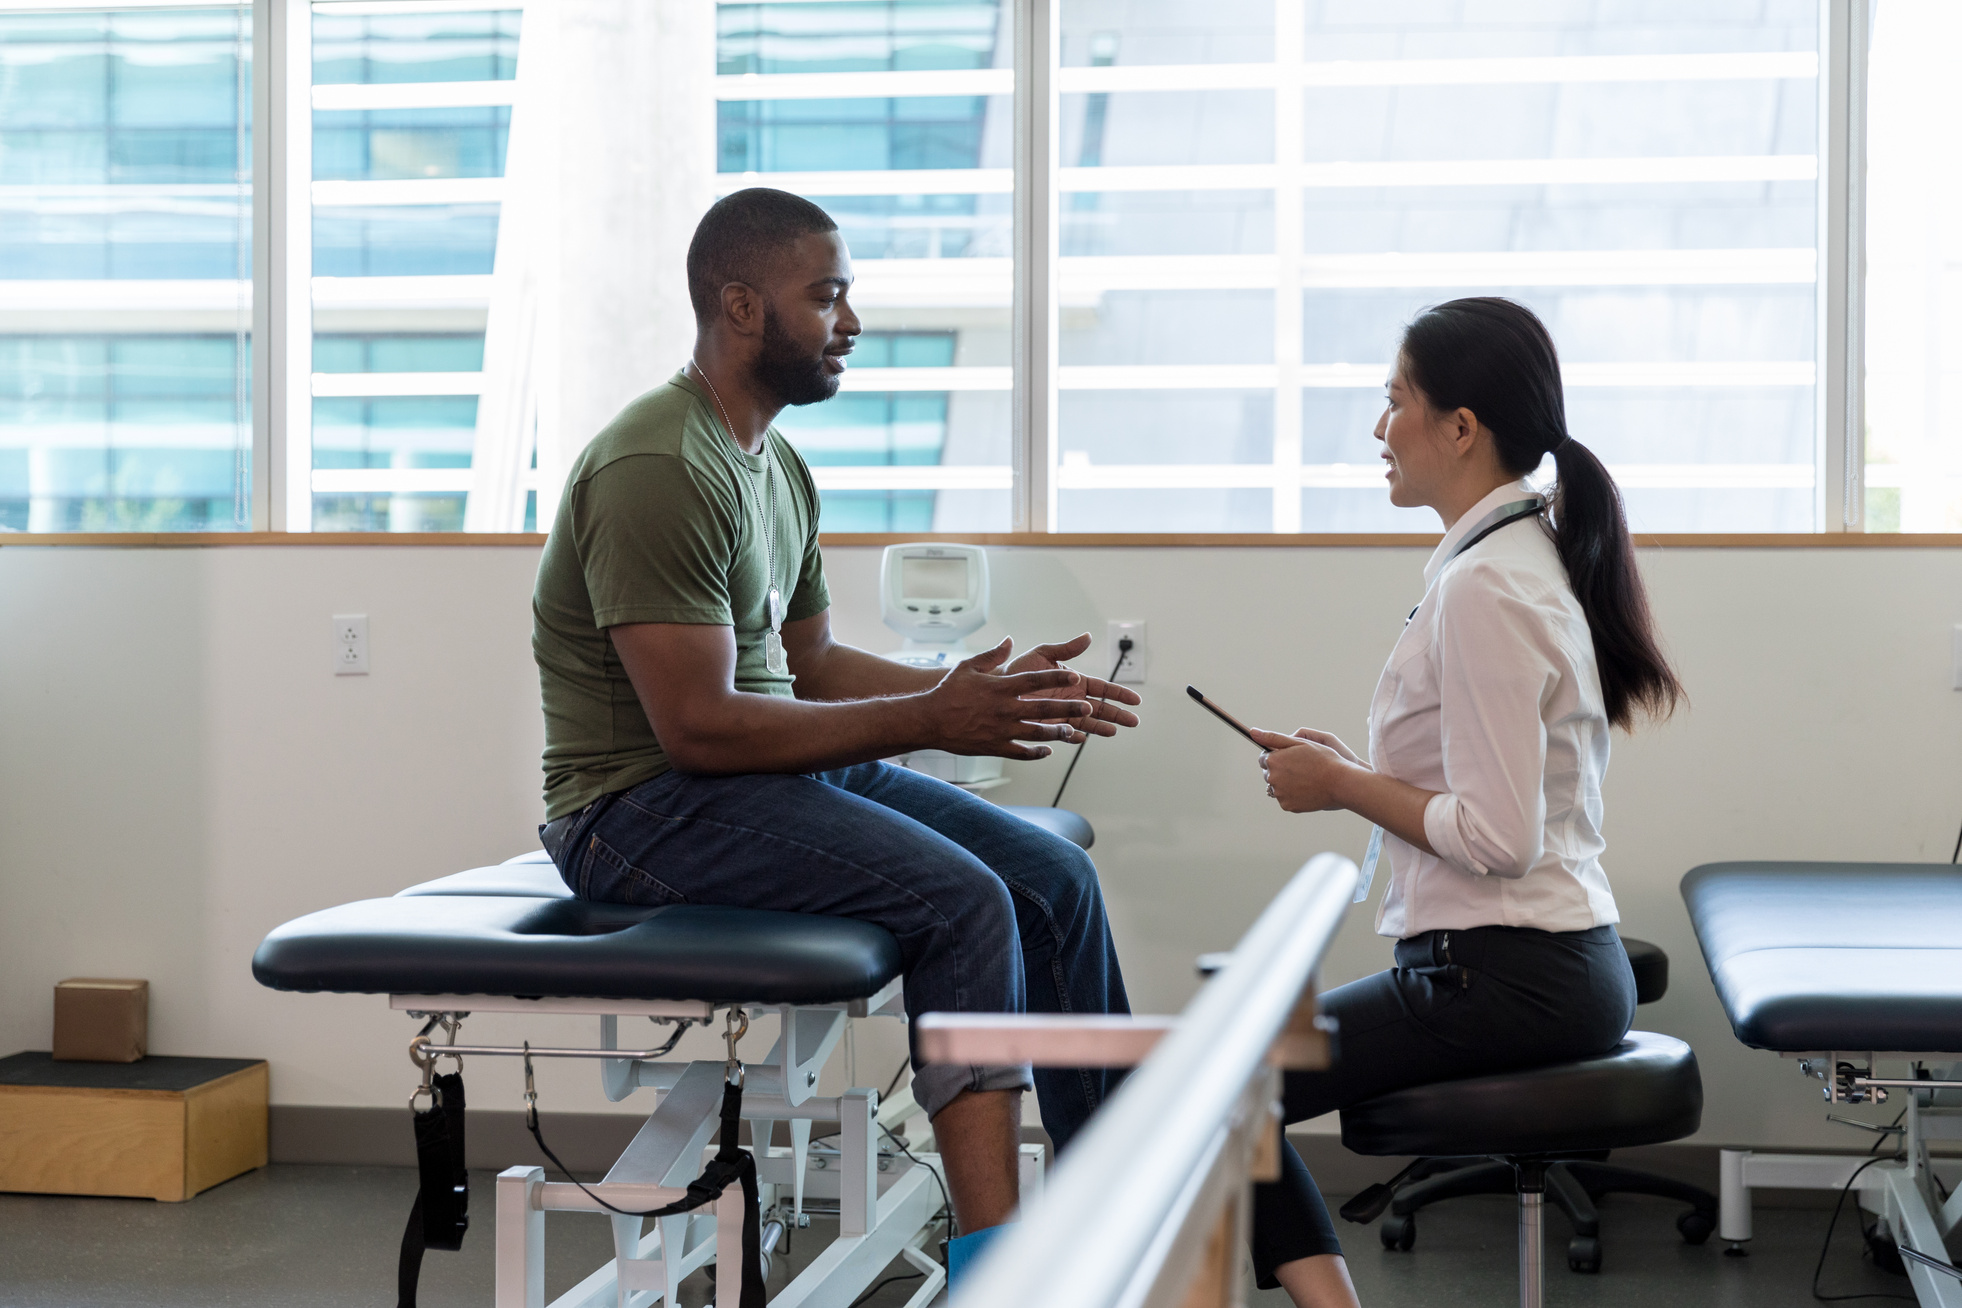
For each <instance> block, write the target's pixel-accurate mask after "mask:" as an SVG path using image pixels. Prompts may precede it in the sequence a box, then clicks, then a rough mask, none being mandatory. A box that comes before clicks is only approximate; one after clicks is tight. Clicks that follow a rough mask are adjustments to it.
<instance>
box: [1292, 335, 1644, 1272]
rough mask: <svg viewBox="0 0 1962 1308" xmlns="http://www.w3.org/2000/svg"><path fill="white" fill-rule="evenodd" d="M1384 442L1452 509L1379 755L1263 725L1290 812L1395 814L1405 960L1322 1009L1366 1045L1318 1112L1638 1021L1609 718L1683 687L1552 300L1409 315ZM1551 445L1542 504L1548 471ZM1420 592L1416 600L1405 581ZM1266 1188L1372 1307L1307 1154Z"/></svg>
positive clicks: (1346, 1046)
mask: <svg viewBox="0 0 1962 1308" xmlns="http://www.w3.org/2000/svg"><path fill="white" fill-rule="evenodd" d="M1388 389H1389V394H1388V396H1387V397H1386V398H1387V406H1386V408H1385V410H1384V413H1383V416H1382V418H1381V419H1379V420H1378V422H1377V424H1376V439H1377V440H1379V441H1381V442H1383V451H1382V453H1383V458H1384V460H1385V461H1386V463H1387V464H1388V467H1387V468H1386V469H1385V473H1384V475H1385V479H1386V480H1387V481H1388V482H1389V490H1390V502H1391V503H1392V504H1396V505H1400V506H1403V507H1406V508H1411V507H1416V506H1419V505H1422V506H1426V507H1429V508H1432V509H1435V510H1436V511H1437V514H1438V516H1439V517H1440V518H1442V519H1443V520H1444V527H1445V532H1444V540H1443V541H1442V542H1441V543H1440V544H1439V545H1438V547H1437V552H1436V553H1435V554H1433V555H1432V556H1431V559H1430V562H1429V563H1428V564H1426V565H1425V568H1424V581H1425V585H1426V590H1425V591H1424V595H1423V599H1422V601H1421V602H1420V603H1419V604H1418V605H1417V607H1416V609H1414V610H1412V612H1411V615H1410V620H1409V621H1408V623H1407V624H1406V625H1405V626H1404V629H1403V636H1402V638H1401V639H1399V640H1398V641H1397V644H1396V648H1395V649H1393V650H1392V651H1391V653H1390V659H1389V663H1388V664H1387V665H1386V666H1385V668H1384V670H1383V676H1382V679H1381V680H1380V681H1378V682H1377V686H1376V695H1375V698H1374V700H1373V701H1372V703H1371V705H1370V714H1369V758H1370V761H1369V762H1367V763H1365V762H1364V761H1363V760H1362V759H1361V758H1359V757H1357V756H1356V754H1355V753H1354V752H1353V751H1351V750H1350V749H1349V747H1348V746H1346V745H1344V744H1343V743H1342V742H1341V741H1340V740H1337V739H1336V738H1335V737H1334V736H1332V735H1330V734H1328V733H1327V732H1325V731H1313V730H1303V731H1299V732H1296V733H1295V735H1293V736H1283V735H1280V734H1279V733H1277V732H1256V733H1255V735H1256V736H1257V737H1258V739H1259V743H1260V744H1261V745H1263V746H1264V747H1265V750H1266V752H1264V753H1262V754H1261V756H1260V765H1261V771H1262V772H1263V773H1265V775H1266V781H1267V793H1268V794H1269V795H1271V796H1273V797H1274V799H1275V800H1276V801H1277V802H1279V804H1280V806H1281V807H1282V808H1283V809H1285V810H1287V811H1288V812H1290V813H1307V812H1316V811H1326V810H1330V809H1348V810H1349V811H1350V812H1352V813H1359V814H1361V815H1362V816H1363V817H1366V818H1368V819H1369V820H1370V821H1371V822H1374V823H1375V824H1376V827H1377V830H1376V832H1375V834H1374V835H1373V836H1372V837H1371V840H1370V853H1369V854H1368V855H1366V856H1365V859H1364V863H1365V867H1364V875H1365V886H1366V884H1367V877H1368V874H1369V872H1370V871H1371V870H1372V869H1373V865H1374V856H1375V855H1376V854H1377V852H1378V851H1379V850H1380V852H1381V855H1382V858H1383V861H1384V862H1386V863H1387V864H1388V872H1389V878H1388V879H1389V885H1388V886H1387V887H1385V889H1384V891H1383V903H1382V906H1381V907H1380V908H1379V909H1378V910H1377V913H1376V929H1377V931H1378V932H1379V933H1381V934H1383V935H1386V936H1391V937H1393V938H1395V939H1396V941H1397V944H1396V966H1395V967H1394V968H1393V969H1391V970H1390V971H1387V972H1379V973H1377V974H1376V975H1375V976H1371V977H1365V978H1363V979H1362V980H1360V981H1356V982H1352V983H1350V984H1349V985H1346V986H1338V987H1336V988H1335V989H1334V990H1331V991H1329V992H1328V993H1327V994H1326V995H1323V996H1322V1000H1321V1002H1322V1007H1323V1010H1324V1011H1326V1012H1327V1013H1329V1014H1330V1015H1332V1016H1333V1017H1334V1018H1335V1019H1336V1020H1337V1021H1338V1022H1340V1023H1341V1027H1340V1030H1341V1038H1342V1057H1341V1060H1340V1061H1339V1062H1338V1063H1337V1064H1336V1065H1335V1066H1334V1067H1332V1068H1331V1069H1329V1070H1328V1071H1326V1072H1289V1073H1288V1074H1287V1079H1286V1083H1285V1089H1284V1091H1283V1095H1282V1107H1283V1109H1284V1110H1285V1113H1284V1118H1285V1120H1286V1121H1288V1122H1299V1121H1304V1120H1306V1119H1308V1118H1311V1117H1318V1116H1320V1115H1321V1114H1323V1113H1326V1112H1330V1111H1332V1110H1334V1109H1338V1108H1343V1107H1346V1106H1348V1105H1350V1104H1354V1103H1360V1102H1361V1101H1363V1100H1365V1099H1371V1098H1374V1097H1375V1096H1377V1095H1380V1094H1386V1093H1388V1092H1389V1091H1392V1090H1400V1089H1403V1088H1406V1087H1408V1086H1414V1085H1424V1084H1428V1083H1431V1082H1436V1081H1450V1080H1456V1079H1458V1078H1461V1077H1467V1076H1479V1075H1485V1074H1491V1073H1498V1072H1507V1071H1514V1070H1519V1069H1523V1068H1529V1067H1534V1066H1539V1065H1543V1064H1547V1063H1558V1062H1566V1061H1569V1060H1572V1059H1578V1058H1586V1057H1591V1056H1593V1055H1596V1054H1601V1053H1605V1052H1606V1051H1608V1050H1610V1049H1612V1048H1614V1047H1615V1045H1616V1044H1618V1043H1619V1042H1620V1040H1621V1038H1622V1036H1623V1035H1624V1034H1626V1033H1627V1031H1628V1024H1629V1022H1630V1021H1631V1020H1632V1019H1633V1017H1634V1014H1635V977H1634V974H1633V972H1632V971H1631V970H1630V968H1629V965H1628V954H1627V951H1625V950H1624V949H1623V948H1622V945H1621V940H1620V937H1618V936H1617V935H1616V934H1615V929H1614V926H1613V923H1615V922H1616V921H1618V920H1619V915H1618V913H1617V912H1616V910H1615V901H1614V895H1613V894H1612V893H1611V892H1610V891H1609V889H1608V877H1607V874H1606V873H1605V872H1604V871H1603V870H1602V868H1601V853H1602V851H1603V850H1604V849H1605V848H1606V845H1605V843H1604V842H1603V841H1602V839H1601V823H1602V811H1601V779H1602V777H1603V776H1604V775H1605V774H1606V772H1607V769H1608V735H1609V728H1611V727H1621V728H1623V729H1627V728H1628V727H1630V726H1631V725H1632V724H1633V723H1634V721H1635V719H1636V717H1637V716H1638V715H1641V714H1661V715H1666V714H1667V713H1668V712H1669V711H1670V710H1672V709H1673V708H1674V707H1675V704H1676V701H1677V699H1678V697H1679V696H1681V694H1682V686H1681V685H1680V684H1679V683H1678V682H1677V680H1676V674H1675V673H1674V672H1672V671H1671V670H1670V668H1669V664H1668V662H1667V661H1666V660H1665V659H1664V658H1663V656H1662V652H1661V650H1660V649H1659V648H1658V647H1657V645H1656V640H1655V635H1654V631H1653V626H1652V623H1651V622H1650V618H1649V605H1648V599H1647V596H1646V595H1645V594H1644V591H1643V588H1642V578H1641V574H1640V573H1639V572H1637V571H1636V567H1635V550H1634V545H1633V543H1632V542H1631V541H1630V540H1629V538H1628V527H1627V524H1626V522H1625V520H1624V518H1623V515H1622V508H1621V496H1620V492H1619V491H1617V490H1616V488H1615V484H1614V480H1613V479H1612V478H1611V477H1609V475H1608V470H1607V469H1606V468H1604V467H1603V466H1602V465H1601V462H1600V460H1599V459H1597V458H1595V456H1594V454H1593V453H1592V452H1591V451H1589V450H1588V449H1587V447H1585V446H1584V445H1582V444H1581V443H1580V442H1579V441H1577V440H1575V439H1574V438H1573V437H1572V436H1570V435H1568V434H1567V414H1566V402H1565V399H1564V397H1563V395H1562V393H1561V385H1560V360H1559V358H1558V357H1557V356H1556V354H1555V352H1554V348H1553V339H1552V337H1551V336H1549V335H1548V334H1547V330H1546V328H1545V327H1544V326H1543V325H1542V324H1541V323H1540V320H1539V319H1538V318H1536V317H1534V316H1533V314H1532V312H1531V311H1529V310H1528V309H1526V308H1524V307H1523V306H1521V305H1518V304H1514V303H1512V302H1511V301H1509V300H1502V299H1495V298H1477V299H1466V300H1453V301H1451V302H1449V303H1447V304H1441V305H1438V306H1436V307H1434V308H1431V309H1427V310H1425V311H1424V312H1423V313H1421V314H1419V315H1418V316H1417V318H1416V320H1415V321H1414V322H1412V323H1411V324H1410V326H1409V327H1408V328H1407V329H1406V330H1405V332H1404V338H1403V345H1402V348H1401V349H1400V350H1399V351H1398V353H1397V362H1396V367H1395V369H1394V371H1393V372H1392V373H1391V376H1390V379H1389V382H1388ZM1548 455H1551V456H1552V457H1553V461H1554V467H1555V469H1556V470H1557V473H1558V478H1559V479H1558V481H1557V482H1556V483H1555V486H1554V488H1553V490H1552V492H1551V496H1550V498H1549V497H1543V496H1541V495H1540V494H1539V493H1538V492H1536V491H1534V490H1533V489H1532V488H1531V487H1530V486H1528V485H1527V484H1526V482H1525V480H1524V478H1525V477H1526V476H1527V475H1528V474H1529V473H1531V472H1532V471H1533V470H1534V469H1536V468H1538V467H1539V465H1540V461H1541V460H1542V459H1544V458H1545V457H1546V456H1548ZM1384 602H1385V603H1386V604H1395V605H1398V606H1399V608H1400V607H1401V605H1402V604H1407V603H1409V600H1408V598H1406V597H1399V596H1385V597H1384ZM1283 1149H1284V1156H1283V1159H1282V1175H1281V1179H1280V1180H1279V1181H1278V1182H1275V1183H1273V1184H1268V1185H1261V1186H1258V1187H1256V1188H1255V1191H1254V1213H1253V1244H1254V1264H1255V1267H1256V1270H1257V1271H1258V1273H1259V1276H1260V1280H1261V1283H1262V1284H1264V1285H1270V1286H1271V1285H1274V1284H1276V1283H1279V1284H1281V1285H1283V1286H1285V1287H1286V1288H1287V1291H1288V1293H1289V1295H1290V1296H1291V1297H1292V1298H1293V1299H1294V1301H1295V1303H1296V1304H1298V1305H1303V1308H1306V1305H1310V1304H1313V1305H1318V1306H1320V1305H1327V1306H1330V1308H1334V1306H1337V1305H1353V1304H1354V1303H1355V1302H1356V1297H1355V1291H1354V1289H1353V1288H1351V1286H1350V1283H1349V1274H1348V1270H1347V1268H1346V1266H1345V1265H1344V1264H1343V1261H1342V1247H1341V1245H1340V1244H1338V1243H1337V1242H1336V1239H1335V1230H1334V1227H1333V1225H1332V1224H1331V1223H1330V1222H1329V1219H1328V1209H1327V1208H1326V1207H1325V1206H1324V1205H1323V1203H1322V1198H1321V1195H1320V1194H1318V1193H1317V1192H1316V1189H1315V1183H1314V1181H1313V1180H1312V1179H1311V1178H1310V1177H1309V1175H1308V1169H1307V1168H1306V1167H1304V1166H1303V1165H1302V1162H1301V1158H1300V1156H1299V1155H1297V1154H1296V1153H1295V1152H1294V1150H1293V1149H1292V1148H1289V1147H1286V1146H1284V1147H1283Z"/></svg>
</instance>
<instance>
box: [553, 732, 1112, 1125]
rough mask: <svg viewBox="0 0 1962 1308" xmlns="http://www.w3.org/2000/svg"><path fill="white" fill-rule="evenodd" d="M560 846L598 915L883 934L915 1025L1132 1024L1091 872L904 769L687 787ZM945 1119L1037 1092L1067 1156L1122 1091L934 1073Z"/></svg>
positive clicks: (928, 1095) (1049, 1080) (1088, 1082)
mask: <svg viewBox="0 0 1962 1308" xmlns="http://www.w3.org/2000/svg"><path fill="white" fill-rule="evenodd" d="M560 822H561V823H563V824H564V825H563V826H559V824H558V823H555V824H553V825H554V826H558V827H559V829H558V830H556V831H551V832H550V833H549V835H550V839H548V842H547V848H552V847H553V846H554V845H556V846H557V847H558V848H557V849H556V851H555V853H554V858H555V859H556V861H557V863H558V867H559V872H560V875H562V876H563V877H564V878H565V881H566V884H567V885H568V886H570V887H571V888H572V891H573V893H574V894H576V895H578V896H579V897H580V898H581V899H597V900H606V901H609V902H613V903H626V904H679V903H694V904H721V905H728V906H732V907H737V908H774V909H780V910H783V911H786V912H792V913H825V914H830V915H832V916H836V917H850V918H857V919H859V920H860V921H865V922H876V923H878V924H879V925H880V926H882V927H884V928H886V930H888V931H890V932H892V934H893V937H894V939H896V940H897V941H898V942H899V951H900V956H901V958H902V960H903V962H904V965H905V974H906V1011H907V1013H908V1014H909V1015H910V1016H913V1017H917V1016H918V1015H919V1014H921V1013H932V1012H954V1013H962V1012H965V1013H1020V1012H1034V1013H1127V1012H1129V1011H1130V1004H1129V1001H1128V1000H1127V999H1126V998H1125V995H1124V978H1123V977H1122V975H1120V973H1119V972H1118V967H1117V951H1116V948H1115V947H1114V945H1113V944H1112V942H1111V936H1110V924H1109V922H1108V920H1107V918H1106V916H1105V913H1104V900H1103V892H1102V890H1101V889H1100V888H1099V887H1098V885H1097V869H1096V867H1095V865H1093V864H1092V863H1091V862H1090V858H1089V855H1087V854H1085V853H1084V852H1083V851H1082V850H1080V849H1078V848H1077V847H1076V846H1075V845H1073V844H1071V843H1070V842H1069V841H1067V840H1063V839H1061V838H1060V837H1057V836H1053V835H1051V834H1050V833H1049V832H1047V831H1044V830H1042V829H1041V828H1040V827H1037V826H1034V825H1032V824H1030V823H1027V822H1024V821H1022V820H1021V819H1020V818H1018V817H1015V816H1014V815H1012V814H1009V813H1005V812H1003V811H1002V810H1001V809H999V808H997V807H995V806H994V805H993V804H990V803H988V802H987V801H985V800H982V799H978V798H976V797H975V796H973V795H971V794H969V793H967V792H966V791H964V790H962V789H960V788H959V787H958V786H951V785H948V784H947V783H946V782H944V781H938V780H935V779H934V778H932V777H927V776H922V775H921V774H919V773H917V772H909V771H907V770H905V769H904V768H897V767H893V766H892V765H890V764H887V763H861V764H859V765H857V766H856V767H848V768H838V769H836V770H835V771H831V772H820V773H816V774H813V775H810V776H797V775H786V774H777V773H753V774H748V775H743V776H733V777H707V776H691V775H688V774H685V773H681V772H669V773H667V774H665V775H663V776H659V777H656V778H654V779H653V780H652V781H648V782H644V783H643V784H641V785H638V786H635V787H634V788H633V789H631V790H626V791H622V792H620V793H618V794H612V795H606V796H604V797H602V798H600V799H599V800H596V801H595V802H594V803H593V804H592V805H591V806H590V807H588V808H586V809H584V810H582V811H580V812H578V813H575V814H571V815H569V816H568V817H566V818H563V819H560ZM913 1067H914V1078H913V1094H914V1097H915V1098H916V1099H917V1100H918V1101H919V1103H920V1106H921V1107H922V1108H924V1109H925V1110H926V1111H927V1113H928V1114H929V1115H931V1114H933V1113H937V1112H939V1111H940V1109H942V1108H944V1107H945V1106H946V1105H947V1104H948V1103H949V1102H950V1101H952V1099H953V1098H954V1096H956V1095H958V1094H959V1093H961V1092H962V1091H963V1090H999V1089H1026V1088H1028V1087H1029V1085H1030V1084H1031V1080H1033V1085H1034V1087H1035V1091H1036V1097H1037V1100H1038V1101H1039V1103H1040V1105H1041V1108H1042V1125H1043V1127H1044V1128H1045V1129H1046V1130H1047V1131H1048V1132H1049V1138H1050V1140H1051V1141H1052V1142H1054V1144H1055V1146H1056V1148H1057V1149H1059V1150H1060V1149H1062V1148H1063V1147H1064V1145H1066V1144H1067V1143H1068V1142H1069V1140H1070V1138H1071V1137H1072V1136H1074V1135H1075V1134H1076V1132H1077V1131H1078V1129H1079V1128H1081V1127H1082V1125H1083V1123H1084V1121H1085V1120H1086V1119H1087V1118H1088V1117H1089V1116H1090V1114H1091V1113H1093V1112H1094V1111H1096V1109H1097V1107H1098V1106H1099V1105H1100V1104H1102V1103H1103V1101H1104V1099H1105V1098H1106V1097H1107V1096H1108V1095H1109V1093H1110V1092H1111V1091H1112V1090H1113V1089H1115V1088H1116V1083H1117V1079H1118V1077H1119V1075H1120V1074H1119V1073H1116V1072H1111V1071H1105V1070H1102V1069H1092V1068H1040V1069H1038V1070H1036V1072H1035V1074H1034V1076H1033V1078H1031V1077H1030V1073H1029V1069H1028V1068H1027V1067H1013V1068H987V1067H949V1066H936V1065H924V1066H923V1065H922V1064H921V1063H920V1059H919V1051H918V1049H917V1048H915V1049H914V1051H913Z"/></svg>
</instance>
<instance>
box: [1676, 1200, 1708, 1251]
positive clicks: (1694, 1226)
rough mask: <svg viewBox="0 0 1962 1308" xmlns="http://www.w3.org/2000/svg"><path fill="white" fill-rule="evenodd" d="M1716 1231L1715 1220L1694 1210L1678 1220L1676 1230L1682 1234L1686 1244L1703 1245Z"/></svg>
mask: <svg viewBox="0 0 1962 1308" xmlns="http://www.w3.org/2000/svg"><path fill="white" fill-rule="evenodd" d="M1716 1229H1717V1222H1716V1219H1715V1218H1713V1217H1711V1216H1710V1214H1708V1213H1703V1212H1698V1211H1697V1210H1696V1209H1694V1208H1692V1209H1691V1210H1690V1211H1688V1212H1686V1213H1684V1214H1683V1215H1682V1216H1681V1217H1678V1218H1677V1219H1676V1230H1677V1231H1678V1232H1680V1233H1681V1234H1682V1237H1683V1243H1684V1244H1702V1243H1703V1242H1704V1241H1705V1240H1708V1239H1709V1238H1710V1233H1711V1232H1712V1231H1715V1230H1716Z"/></svg>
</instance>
